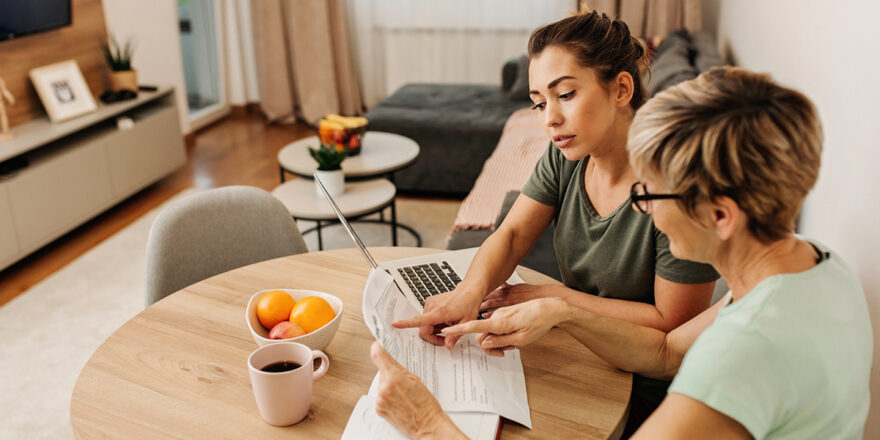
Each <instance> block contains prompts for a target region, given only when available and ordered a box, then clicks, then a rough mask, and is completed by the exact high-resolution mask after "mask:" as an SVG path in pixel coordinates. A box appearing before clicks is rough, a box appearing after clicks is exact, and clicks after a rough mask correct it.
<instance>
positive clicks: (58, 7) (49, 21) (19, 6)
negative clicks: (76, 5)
mask: <svg viewBox="0 0 880 440" xmlns="http://www.w3.org/2000/svg"><path fill="white" fill-rule="evenodd" d="M70 2H71V0H0V40H9V39H11V38H16V37H20V36H22V35H27V34H32V33H34V32H41V31H47V30H49V29H55V28H60V27H63V26H68V25H70Z"/></svg>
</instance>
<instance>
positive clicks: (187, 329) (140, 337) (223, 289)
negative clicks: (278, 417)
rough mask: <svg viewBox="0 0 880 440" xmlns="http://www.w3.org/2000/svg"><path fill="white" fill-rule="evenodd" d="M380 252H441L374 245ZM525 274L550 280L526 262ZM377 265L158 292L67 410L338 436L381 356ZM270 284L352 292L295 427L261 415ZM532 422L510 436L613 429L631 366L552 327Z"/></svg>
mask: <svg viewBox="0 0 880 440" xmlns="http://www.w3.org/2000/svg"><path fill="white" fill-rule="evenodd" d="M370 252H371V253H372V254H373V256H374V257H375V258H376V259H377V260H379V261H387V260H393V259H398V258H405V257H411V256H416V255H424V254H428V253H433V252H439V250H436V249H425V248H393V247H388V248H371V249H370ZM518 272H519V274H520V276H521V277H522V278H523V279H525V280H526V281H527V282H532V283H549V282H555V281H552V279H550V278H548V277H546V276H544V275H541V274H538V273H537V272H534V271H531V270H528V269H524V268H519V269H518ZM368 273H369V266H368V265H367V263H366V262H365V261H364V259H363V257H362V256H361V255H360V253H359V251H358V250H357V249H339V250H332V251H324V252H315V253H308V254H301V255H295V256H290V257H284V258H278V259H275V260H269V261H265V262H262V263H257V264H253V265H250V266H246V267H243V268H239V269H235V270H232V271H229V272H226V273H223V274H220V275H217V276H215V277H212V278H209V279H207V280H204V281H202V282H199V283H196V284H193V285H192V286H189V287H187V288H185V289H182V290H180V291H179V292H176V293H174V294H172V295H170V296H168V297H166V298H165V299H163V300H161V301H159V302H157V303H155V304H154V305H152V306H150V307H149V308H147V309H146V310H144V311H143V312H141V313H139V314H138V315H137V316H135V317H134V318H132V319H131V320H129V321H128V322H127V323H125V325H123V326H122V327H120V328H119V330H117V331H116V332H115V333H113V334H112V335H111V336H110V337H109V338H107V340H106V341H105V342H104V343H103V344H102V345H101V346H100V347H99V348H98V350H97V351H95V354H94V355H92V357H91V359H89V361H88V363H87V364H86V366H85V367H84V368H83V370H82V372H81V373H80V375H79V379H78V380H77V382H76V387H75V388H74V390H73V396H72V398H71V404H70V421H71V425H72V427H73V432H74V434H75V436H76V437H77V438H79V439H93V438H137V439H153V438H155V439H194V438H211V439H225V438H229V439H243V438H258V439H264V440H267V439H291V438H303V439H323V438H327V439H331V438H332V439H338V438H339V437H340V436H341V435H342V431H343V429H344V428H345V424H346V423H347V421H348V418H349V416H350V414H351V411H352V410H353V409H354V405H355V404H356V403H357V401H358V399H359V398H360V397H361V396H362V395H364V394H366V393H367V390H368V389H369V385H370V382H371V380H372V379H373V376H375V374H376V367H374V366H373V364H372V363H371V362H370V355H369V351H370V344H371V343H372V342H373V337H372V335H371V334H370V332H369V330H368V329H367V327H366V325H364V322H363V315H362V313H361V297H362V293H363V288H364V283H365V282H366V278H367V275H368ZM272 288H297V289H311V290H319V291H324V292H329V293H332V294H334V295H336V296H338V297H340V298H341V299H342V300H343V301H344V303H345V312H344V313H343V316H342V322H341V324H340V326H339V330H338V332H337V334H336V336H335V337H334V338H333V341H332V342H331V343H330V345H329V346H327V348H326V350H325V352H326V353H327V355H328V356H329V357H330V370H329V371H328V372H327V374H326V375H325V376H324V377H322V378H320V379H318V380H317V381H316V382H315V388H314V394H313V395H312V405H311V409H310V410H309V415H308V416H307V417H306V419H305V420H303V421H302V422H300V423H298V424H296V425H293V426H288V427H283V428H282V427H275V426H271V425H269V424H267V423H265V422H264V421H263V420H262V419H261V418H260V415H259V412H258V411H257V407H256V403H255V401H254V396H253V393H252V391H251V386H250V382H249V379H248V370H247V357H248V355H249V354H250V353H251V352H252V351H253V350H255V349H256V348H257V345H256V343H255V342H254V341H253V339H252V338H251V335H250V333H249V331H248V328H247V324H246V323H245V307H246V305H247V301H248V299H249V298H250V296H251V294H252V293H253V292H256V291H258V290H263V289H272ZM522 359H523V367H524V371H525V379H526V388H527V390H528V396H529V406H530V407H531V411H532V425H533V429H532V430H528V429H526V428H523V427H522V426H519V425H517V424H515V423H510V422H505V424H504V425H503V428H502V434H501V436H502V438H505V439H518V438H549V437H554V438H574V437H576V438H609V437H614V436H617V435H619V433H620V430H621V429H622V426H623V424H624V422H625V417H624V416H625V414H626V411H627V408H628V402H629V395H630V388H631V385H632V377H631V375H630V374H629V373H625V372H622V371H620V370H617V369H615V368H613V367H611V366H610V365H609V364H607V363H605V362H604V361H602V360H600V359H599V358H597V357H596V356H595V355H594V354H593V353H592V352H590V351H589V350H587V349H586V348H584V347H583V346H581V345H580V344H578V343H577V341H575V340H574V338H572V337H571V336H569V335H568V334H567V333H565V332H564V331H562V330H560V329H553V330H552V331H551V332H550V333H548V334H547V336H545V337H544V338H542V339H541V340H540V341H539V342H537V343H535V344H533V345H531V346H529V347H526V348H523V349H522Z"/></svg>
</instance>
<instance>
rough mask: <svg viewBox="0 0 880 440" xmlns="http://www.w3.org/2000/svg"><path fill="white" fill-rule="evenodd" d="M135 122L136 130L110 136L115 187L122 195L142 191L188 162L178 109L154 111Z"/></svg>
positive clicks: (111, 168)
mask: <svg viewBox="0 0 880 440" xmlns="http://www.w3.org/2000/svg"><path fill="white" fill-rule="evenodd" d="M153 110H155V111H153ZM133 119H135V121H134V124H135V129H132V130H126V131H117V132H115V133H113V134H110V135H108V136H107V157H108V159H109V161H110V170H111V173H112V174H111V176H112V178H113V188H114V189H115V190H116V191H117V192H119V193H130V192H133V191H136V190H138V189H141V188H143V187H144V186H146V185H148V184H150V183H152V182H154V181H156V180H157V179H158V178H160V177H162V176H164V175H166V174H168V170H169V169H174V168H176V167H177V166H179V165H180V164H182V163H183V162H184V161H186V158H185V157H184V150H183V148H180V126H179V122H178V119H177V111H176V110H175V109H174V108H160V109H151V110H150V111H145V112H143V114H140V115H137V118H133Z"/></svg>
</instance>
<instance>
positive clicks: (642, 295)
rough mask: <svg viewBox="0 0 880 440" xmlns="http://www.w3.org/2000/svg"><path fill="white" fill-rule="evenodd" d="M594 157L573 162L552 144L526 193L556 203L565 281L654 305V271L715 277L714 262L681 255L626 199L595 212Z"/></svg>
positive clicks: (556, 240)
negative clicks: (590, 181)
mask: <svg viewBox="0 0 880 440" xmlns="http://www.w3.org/2000/svg"><path fill="white" fill-rule="evenodd" d="M588 160H589V156H587V157H586V158H584V159H582V160H579V161H577V162H572V161H569V160H568V159H566V158H565V156H563V155H562V152H561V151H560V150H559V149H558V148H556V146H555V145H553V143H550V147H549V148H548V149H547V152H546V153H545V154H544V155H543V156H542V157H541V159H540V160H539V161H538V163H537V165H536V166H535V171H534V172H533V173H532V176H531V177H530V178H529V180H528V182H526V184H525V186H524V187H523V189H522V193H523V194H525V195H526V196H528V197H529V198H531V199H533V200H535V201H537V202H540V203H543V204H545V205H549V206H553V207H555V208H556V212H555V214H554V226H555V228H554V234H553V244H554V248H555V250H556V260H557V261H558V262H559V271H560V273H561V275H562V282H563V283H564V284H565V285H566V286H568V287H570V288H572V289H576V290H580V291H582V292H586V293H590V294H593V295H598V296H601V297H606V298H616V299H625V300H630V301H639V302H643V303H648V304H654V275H655V274H656V275H659V276H660V277H661V278H663V279H666V280H669V281H673V282H677V283H684V284H699V283H707V282H710V281H715V280H717V279H718V277H719V275H718V273H717V272H715V270H714V269H713V268H712V266H709V265H706V264H700V263H694V262H691V261H686V260H679V259H677V258H675V257H674V256H672V254H671V253H670V252H669V239H668V238H667V237H666V235H665V234H663V233H662V232H660V230H659V229H657V228H656V227H655V226H654V222H653V221H652V220H651V216H649V215H645V214H642V213H640V212H637V211H635V210H634V209H632V201H631V200H630V199H629V198H627V200H626V201H625V202H624V203H623V204H621V205H620V206H618V207H617V209H615V210H614V212H613V213H611V214H610V215H608V216H606V217H602V216H600V215H599V214H598V213H596V211H595V209H594V208H593V205H592V204H591V203H590V200H589V197H588V196H587V192H586V189H585V187H584V169H585V167H586V166H587V161H588Z"/></svg>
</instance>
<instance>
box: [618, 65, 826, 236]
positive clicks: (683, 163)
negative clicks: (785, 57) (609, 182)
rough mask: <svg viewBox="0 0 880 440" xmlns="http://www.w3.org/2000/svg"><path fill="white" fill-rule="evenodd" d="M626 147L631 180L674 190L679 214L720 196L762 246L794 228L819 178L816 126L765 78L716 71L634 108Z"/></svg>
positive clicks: (802, 106) (807, 110)
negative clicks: (740, 212)
mask: <svg viewBox="0 0 880 440" xmlns="http://www.w3.org/2000/svg"><path fill="white" fill-rule="evenodd" d="M627 150H628V151H629V157H630V163H631V164H632V166H633V169H634V170H635V172H636V174H637V175H639V176H640V177H641V178H646V177H647V178H650V179H651V180H654V181H656V182H662V183H663V184H664V185H665V186H666V187H667V189H669V190H670V191H672V192H675V193H676V194H680V195H681V196H682V199H681V200H680V201H679V203H680V204H681V205H682V207H683V208H684V210H685V212H687V213H688V215H690V216H692V217H694V216H695V215H696V207H697V205H698V204H699V203H701V202H706V201H709V200H712V199H713V198H715V197H717V196H728V197H730V198H731V199H733V200H734V201H735V202H736V203H737V204H738V205H739V207H740V209H742V210H743V212H745V213H746V216H747V217H748V229H749V231H750V232H751V233H752V234H753V235H754V236H755V237H756V238H757V239H759V240H761V241H763V242H769V241H774V240H778V239H780V238H782V237H783V236H784V235H785V234H787V233H789V232H791V231H794V227H795V219H796V218H797V214H798V212H799V211H800V208H801V205H802V204H803V201H804V199H805V198H806V196H807V193H808V192H809V191H810V189H812V187H813V185H814V184H815V183H816V178H817V176H818V174H819V163H820V158H821V154H822V127H821V126H820V123H819V119H818V116H817V114H816V110H815V108H814V107H813V104H812V103H811V102H810V100H809V99H807V97H806V96H804V95H803V94H801V93H799V92H797V91H795V90H792V89H788V88H785V87H782V86H780V85H778V84H776V83H774V82H773V80H772V79H771V78H770V76H769V75H764V74H757V73H753V72H749V71H747V70H745V69H741V68H735V67H719V68H715V69H712V70H709V71H708V72H705V73H703V74H702V75H700V76H699V77H697V78H696V79H693V80H691V81H687V82H684V83H681V84H678V85H676V86H674V87H671V88H669V89H667V90H665V91H663V92H662V93H659V94H657V96H655V97H654V98H652V99H650V100H649V101H648V102H647V103H646V104H645V105H644V106H642V108H641V109H639V111H638V112H637V113H636V116H635V118H634V120H633V123H632V126H631V127H630V131H629V141H628V145H627Z"/></svg>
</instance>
